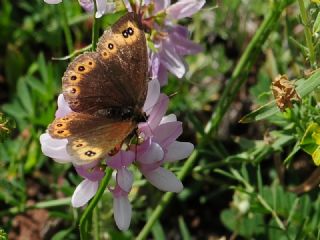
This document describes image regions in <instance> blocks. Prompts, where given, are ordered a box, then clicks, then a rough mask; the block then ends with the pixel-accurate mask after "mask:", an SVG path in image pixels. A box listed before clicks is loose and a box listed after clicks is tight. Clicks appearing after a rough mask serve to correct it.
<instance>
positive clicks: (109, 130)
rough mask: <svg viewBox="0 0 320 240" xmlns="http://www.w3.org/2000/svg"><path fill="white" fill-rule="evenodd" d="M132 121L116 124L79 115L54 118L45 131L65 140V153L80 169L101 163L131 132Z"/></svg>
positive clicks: (108, 120)
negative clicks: (91, 163) (66, 141)
mask: <svg viewBox="0 0 320 240" xmlns="http://www.w3.org/2000/svg"><path fill="white" fill-rule="evenodd" d="M134 128H135V125H134V123H133V122H132V121H130V120H126V121H117V120H112V119H106V118H99V117H95V116H90V115H87V114H81V113H70V114H68V115H66V116H65V117H63V118H57V119H56V120H55V121H54V122H53V123H52V124H51V125H50V126H49V128H48V130H49V134H50V135H51V136H52V137H53V138H67V139H68V144H67V151H68V153H69V154H70V156H72V157H73V159H75V163H76V164H79V165H82V164H87V163H90V162H92V161H95V160H98V159H102V158H104V157H106V156H107V154H108V153H109V152H110V151H112V150H114V148H115V147H117V146H120V145H121V144H122V143H123V141H124V139H126V137H127V136H128V135H129V134H130V133H131V132H132V131H133V130H134Z"/></svg>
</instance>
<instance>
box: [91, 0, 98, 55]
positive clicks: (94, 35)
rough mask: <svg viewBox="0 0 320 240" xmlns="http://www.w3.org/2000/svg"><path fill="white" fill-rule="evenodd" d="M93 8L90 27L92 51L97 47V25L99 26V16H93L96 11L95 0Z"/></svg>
mask: <svg viewBox="0 0 320 240" xmlns="http://www.w3.org/2000/svg"><path fill="white" fill-rule="evenodd" d="M93 3H94V10H93V27H92V44H91V45H92V51H95V50H96V48H97V42H98V38H99V26H100V20H99V18H96V17H95V14H96V12H97V1H96V0H94V1H93Z"/></svg>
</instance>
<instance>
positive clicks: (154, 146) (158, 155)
mask: <svg viewBox="0 0 320 240" xmlns="http://www.w3.org/2000/svg"><path fill="white" fill-rule="evenodd" d="M163 157H164V152H163V150H162V147H161V146H160V145H159V144H158V143H155V142H152V143H151V144H150V146H149V148H148V149H147V150H146V151H145V152H144V153H142V154H139V152H138V153H137V161H138V163H140V164H153V163H156V162H159V161H162V159H163Z"/></svg>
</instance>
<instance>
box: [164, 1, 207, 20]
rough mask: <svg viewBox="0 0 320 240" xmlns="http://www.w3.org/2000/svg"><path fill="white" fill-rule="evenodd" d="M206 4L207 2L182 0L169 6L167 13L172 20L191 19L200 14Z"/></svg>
mask: <svg viewBox="0 0 320 240" xmlns="http://www.w3.org/2000/svg"><path fill="white" fill-rule="evenodd" d="M205 3H206V1H205V0H180V1H178V2H176V3H175V4H172V5H171V6H169V7H168V8H167V10H166V12H167V14H168V15H169V17H170V18H172V19H181V18H185V17H190V16H192V15H193V14H195V13H196V12H198V11H199V10H200V9H201V8H202V7H203V5H204V4H205Z"/></svg>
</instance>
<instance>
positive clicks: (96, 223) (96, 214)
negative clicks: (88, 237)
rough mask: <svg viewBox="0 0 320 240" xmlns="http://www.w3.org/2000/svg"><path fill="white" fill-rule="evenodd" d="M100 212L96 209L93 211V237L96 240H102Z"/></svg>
mask: <svg viewBox="0 0 320 240" xmlns="http://www.w3.org/2000/svg"><path fill="white" fill-rule="evenodd" d="M99 219H100V218H99V210H98V208H95V209H94V211H93V236H94V240H100V228H99Z"/></svg>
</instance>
